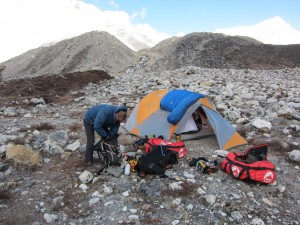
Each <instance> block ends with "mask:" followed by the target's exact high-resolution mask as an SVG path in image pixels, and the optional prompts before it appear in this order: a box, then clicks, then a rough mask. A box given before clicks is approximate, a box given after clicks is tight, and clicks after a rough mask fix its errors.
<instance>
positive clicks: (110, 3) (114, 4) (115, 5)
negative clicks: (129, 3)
mask: <svg viewBox="0 0 300 225" xmlns="http://www.w3.org/2000/svg"><path fill="white" fill-rule="evenodd" d="M106 3H107V4H108V5H110V6H113V7H115V8H119V5H118V4H117V3H115V1H114V0H111V1H108V2H106Z"/></svg>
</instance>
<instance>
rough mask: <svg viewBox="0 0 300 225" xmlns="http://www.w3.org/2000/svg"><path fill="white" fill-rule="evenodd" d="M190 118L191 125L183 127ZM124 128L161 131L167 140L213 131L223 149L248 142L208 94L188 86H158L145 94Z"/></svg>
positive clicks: (136, 131) (135, 131)
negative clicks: (175, 135)
mask: <svg viewBox="0 0 300 225" xmlns="http://www.w3.org/2000/svg"><path fill="white" fill-rule="evenodd" d="M194 115H196V116H194ZM196 117H198V119H197V121H196V120H194V119H195V118H196ZM191 119H192V121H193V124H192V128H190V129H191V130H186V128H187V127H189V126H188V124H190V122H191ZM190 127H191V126H190ZM125 129H126V130H127V131H128V132H129V133H131V134H133V135H136V136H145V135H149V136H151V135H155V136H159V135H162V136H163V137H164V139H166V140H170V139H171V137H172V135H173V134H174V133H176V134H178V133H179V134H181V139H182V140H191V139H198V138H201V137H205V136H209V135H215V136H216V138H217V141H218V144H219V147H220V149H224V150H226V149H229V148H232V147H235V146H238V145H243V144H247V141H246V140H245V139H244V138H243V137H241V136H240V134H238V132H237V131H236V130H235V128H234V127H233V126H232V125H231V124H230V123H229V122H228V121H227V120H225V119H224V118H223V117H222V116H221V115H220V114H219V113H218V112H217V111H216V108H215V106H214V104H213V103H212V101H211V100H209V98H208V97H206V96H205V95H202V94H199V93H196V92H191V91H187V90H171V91H168V90H158V91H154V92H152V93H150V94H148V95H146V96H145V97H144V98H143V99H142V100H141V101H140V102H139V104H138V105H136V106H135V108H134V109H133V111H132V113H131V114H130V116H129V118H128V119H127V122H126V124H125Z"/></svg>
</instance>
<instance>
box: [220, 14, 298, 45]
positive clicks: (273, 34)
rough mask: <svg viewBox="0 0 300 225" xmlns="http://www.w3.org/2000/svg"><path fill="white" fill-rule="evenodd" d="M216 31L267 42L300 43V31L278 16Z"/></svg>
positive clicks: (275, 43) (281, 43) (278, 43)
mask: <svg viewBox="0 0 300 225" xmlns="http://www.w3.org/2000/svg"><path fill="white" fill-rule="evenodd" d="M215 32H216V33H224V34H227V35H232V36H234V35H240V36H248V37H252V38H254V39H256V40H258V41H261V42H263V43H265V44H274V45H288V44H300V32H299V31H297V30H296V29H294V28H293V27H292V26H291V25H290V24H289V23H287V22H285V21H284V20H283V19H282V18H280V17H278V16H276V17H273V18H270V19H267V20H264V21H262V22H260V23H258V24H256V25H253V26H239V27H233V28H225V29H217V30H216V31H215Z"/></svg>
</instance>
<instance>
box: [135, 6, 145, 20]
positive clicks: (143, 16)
mask: <svg viewBox="0 0 300 225" xmlns="http://www.w3.org/2000/svg"><path fill="white" fill-rule="evenodd" d="M146 12H147V8H146V7H143V8H142V9H141V10H140V11H139V12H134V13H133V15H132V16H131V18H132V19H134V18H136V17H138V16H140V17H141V18H142V19H144V18H145V17H146Z"/></svg>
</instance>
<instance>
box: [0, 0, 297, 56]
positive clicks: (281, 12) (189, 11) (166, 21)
mask: <svg viewBox="0 0 300 225" xmlns="http://www.w3.org/2000/svg"><path fill="white" fill-rule="evenodd" d="M299 9H300V1H299V0H178V1H175V0H161V1H159V0H126V1H125V0H114V1H113V0H84V1H80V0H0V27H1V36H0V38H1V39H0V62H2V61H5V60H8V59H10V58H12V57H14V56H17V55H20V54H22V53H24V52H26V51H28V50H30V49H32V48H37V47H39V46H41V45H42V44H44V43H49V42H56V41H60V40H62V39H65V38H70V37H74V36H77V35H80V34H82V33H85V32H88V31H92V30H105V31H109V32H112V33H113V32H114V31H116V30H117V29H119V28H123V29H125V30H127V31H128V32H131V33H137V32H140V33H143V34H145V35H147V36H148V37H149V38H150V39H151V40H153V41H154V42H156V43H157V42H159V41H161V40H163V39H165V38H167V37H170V36H174V35H181V36H182V35H184V34H188V33H191V32H216V31H218V32H224V33H226V32H227V33H228V34H234V33H235V32H244V33H245V34H247V32H248V33H252V34H253V32H254V31H255V30H256V28H257V27H259V26H260V28H259V29H261V31H260V33H261V32H262V31H265V30H266V29H265V27H264V26H266V21H267V22H268V21H270V19H271V21H272V23H273V24H274V22H275V23H278V24H280V27H281V28H280V29H283V30H284V32H285V33H287V32H290V33H289V34H290V35H289V36H292V38H290V39H289V40H287V39H286V38H285V37H284V36H281V35H278V34H277V41H281V42H282V43H279V44H289V43H284V42H285V41H286V42H287V41H289V42H298V43H299V44H300V36H298V34H299V31H300V13H299ZM264 22H265V23H264ZM262 24H263V25H264V26H263V25H262ZM269 24H270V23H269ZM267 26H268V27H270V25H268V24H267ZM272 27H273V29H272V30H270V31H268V33H269V36H264V37H262V38H265V39H266V40H265V41H266V42H267V41H268V39H270V38H271V36H272V34H274V33H275V32H279V30H280V29H279V28H278V27H277V28H276V25H275V26H274V25H272ZM274 30H275V31H274Z"/></svg>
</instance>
